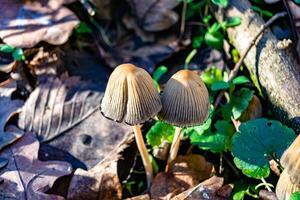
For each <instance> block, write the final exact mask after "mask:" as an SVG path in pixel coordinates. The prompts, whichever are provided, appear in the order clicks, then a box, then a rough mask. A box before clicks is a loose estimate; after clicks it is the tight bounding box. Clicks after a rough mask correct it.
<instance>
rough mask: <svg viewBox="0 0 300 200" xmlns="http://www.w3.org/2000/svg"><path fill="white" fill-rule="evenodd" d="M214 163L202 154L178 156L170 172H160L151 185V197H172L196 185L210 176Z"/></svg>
mask: <svg viewBox="0 0 300 200" xmlns="http://www.w3.org/2000/svg"><path fill="white" fill-rule="evenodd" d="M211 170H212V164H211V163H209V162H207V161H206V160H205V158H204V157H202V156H201V155H194V154H191V155H187V156H178V157H177V158H176V159H175V161H174V162H173V163H172V165H171V169H170V173H164V172H161V173H159V174H158V175H157V176H156V177H155V178H154V180H153V183H152V186H151V190H150V193H151V199H170V198H171V197H174V196H175V195H177V194H179V193H181V192H183V191H185V190H187V189H189V188H193V187H195V186H196V185H197V184H198V183H199V182H200V181H201V180H204V179H206V178H209V176H210V174H211Z"/></svg>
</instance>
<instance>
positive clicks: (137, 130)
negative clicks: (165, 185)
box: [133, 125, 153, 188]
mask: <svg viewBox="0 0 300 200" xmlns="http://www.w3.org/2000/svg"><path fill="white" fill-rule="evenodd" d="M133 131H134V136H135V140H136V144H137V147H138V149H139V151H140V154H141V157H142V161H143V164H144V167H145V171H146V176H147V186H148V188H150V186H151V183H152V179H153V171H152V164H151V161H150V156H149V154H148V151H147V148H146V146H145V143H144V139H143V135H142V131H141V126H140V125H134V126H133Z"/></svg>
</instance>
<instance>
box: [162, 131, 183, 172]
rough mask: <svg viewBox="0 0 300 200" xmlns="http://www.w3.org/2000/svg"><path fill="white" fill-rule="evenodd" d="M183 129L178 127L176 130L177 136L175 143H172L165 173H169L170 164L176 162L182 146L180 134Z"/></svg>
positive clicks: (175, 136) (174, 139)
mask: <svg viewBox="0 0 300 200" xmlns="http://www.w3.org/2000/svg"><path fill="white" fill-rule="evenodd" d="M181 129H182V128H180V127H176V129H175V135H174V138H173V142H172V145H171V149H170V154H169V157H168V161H167V166H166V170H165V172H168V171H169V168H170V163H171V162H172V161H173V160H175V158H176V156H177V153H178V150H179V146H180V132H181Z"/></svg>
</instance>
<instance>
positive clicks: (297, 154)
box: [276, 135, 300, 200]
mask: <svg viewBox="0 0 300 200" xmlns="http://www.w3.org/2000/svg"><path fill="white" fill-rule="evenodd" d="M280 163H281V164H282V166H283V167H284V170H283V172H282V173H281V175H280V178H279V180H278V182H277V185H276V195H277V197H278V199H279V200H288V199H289V198H290V196H291V195H292V194H293V193H294V192H296V191H300V135H299V136H298V137H297V138H296V140H295V141H294V142H293V143H292V144H291V146H290V147H289V148H288V149H287V150H286V151H285V152H284V154H283V155H282V157H281V160H280Z"/></svg>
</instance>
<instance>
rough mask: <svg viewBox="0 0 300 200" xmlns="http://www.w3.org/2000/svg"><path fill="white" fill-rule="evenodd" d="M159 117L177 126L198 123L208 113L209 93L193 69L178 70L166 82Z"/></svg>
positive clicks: (200, 122)
mask: <svg viewBox="0 0 300 200" xmlns="http://www.w3.org/2000/svg"><path fill="white" fill-rule="evenodd" d="M162 105H163V108H162V110H161V111H160V113H159V118H160V119H162V120H164V121H166V122H167V123H170V124H173V125H175V126H178V127H188V126H195V125H200V124H202V123H203V122H204V120H206V118H207V117H208V114H209V108H210V103H209V95H208V91H207V88H206V87H205V85H204V83H203V81H202V80H201V78H200V77H199V76H198V75H197V74H196V73H195V72H193V71H190V70H180V71H179V72H177V73H176V74H174V75H173V76H172V77H171V79H170V80H169V81H168V82H167V84H166V86H165V89H164V90H163V94H162Z"/></svg>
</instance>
